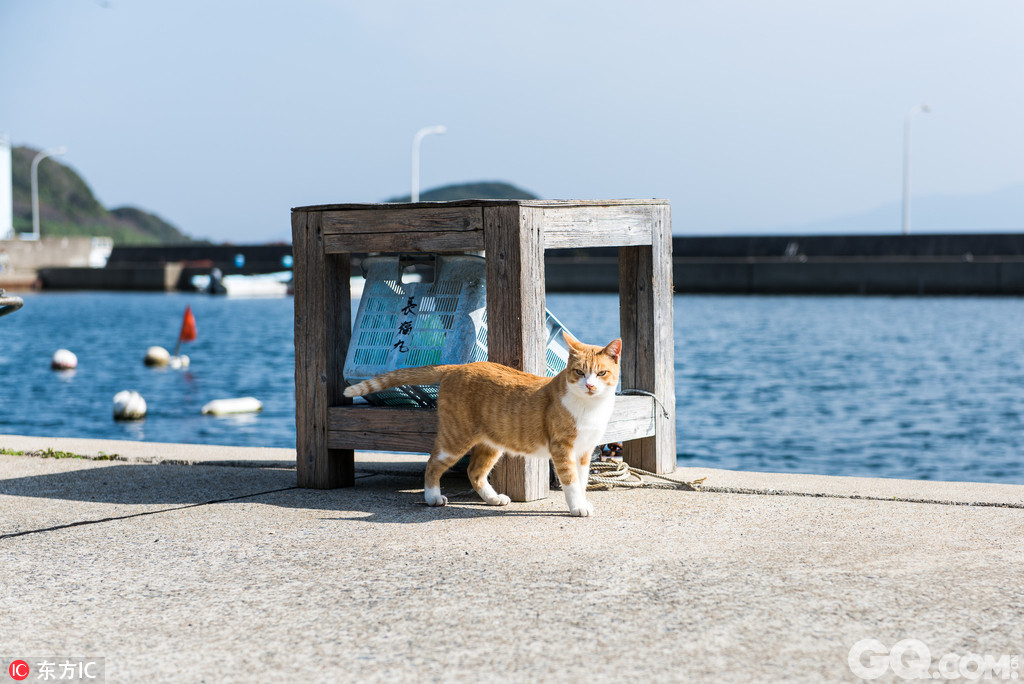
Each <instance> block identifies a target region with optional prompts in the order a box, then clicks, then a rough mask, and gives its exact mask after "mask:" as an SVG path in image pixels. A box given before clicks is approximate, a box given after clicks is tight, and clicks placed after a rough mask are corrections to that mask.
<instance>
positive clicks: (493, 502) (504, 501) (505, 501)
mask: <svg viewBox="0 0 1024 684" xmlns="http://www.w3.org/2000/svg"><path fill="white" fill-rule="evenodd" d="M510 503H512V499H510V498H508V495H506V494H497V495H495V497H494V498H493V499H489V500H488V501H487V504H488V505H489V506H508V505H509V504H510Z"/></svg>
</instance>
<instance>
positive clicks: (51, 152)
mask: <svg viewBox="0 0 1024 684" xmlns="http://www.w3.org/2000/svg"><path fill="white" fill-rule="evenodd" d="M67 151H68V148H66V147H52V148H50V149H48V150H43V151H42V152H40V153H39V154H37V155H36V156H35V157H34V158H33V159H32V232H31V233H30V237H29V238H28V239H29V240H38V239H39V162H41V161H43V160H44V159H46V158H47V157H54V156H56V155H58V154H64V153H66V152H67ZM22 237H25V235H24V234H22Z"/></svg>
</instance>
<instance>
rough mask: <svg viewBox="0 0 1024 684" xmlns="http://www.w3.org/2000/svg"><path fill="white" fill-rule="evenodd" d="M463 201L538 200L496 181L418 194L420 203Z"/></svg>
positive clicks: (399, 199) (397, 199)
mask: <svg viewBox="0 0 1024 684" xmlns="http://www.w3.org/2000/svg"><path fill="white" fill-rule="evenodd" d="M411 197H412V196H411V195H403V196H401V197H392V198H391V199H389V200H385V201H386V202H408V201H409V200H410V198H411ZM464 199H524V200H530V199H539V198H538V197H537V196H536V195H534V194H531V193H529V192H527V191H526V190H521V189H520V188H517V187H516V186H514V185H510V184H509V183H500V182H497V181H492V182H483V183H459V184H455V185H445V186H442V187H440V188H434V189H433V190H427V191H426V192H421V193H420V201H422V202H447V201H451V200H464Z"/></svg>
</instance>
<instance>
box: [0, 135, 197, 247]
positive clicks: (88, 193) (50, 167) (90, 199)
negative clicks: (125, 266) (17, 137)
mask: <svg viewBox="0 0 1024 684" xmlns="http://www.w3.org/2000/svg"><path fill="white" fill-rule="evenodd" d="M37 152H38V150H33V149H32V148H30V147H15V148H14V150H13V155H12V159H11V161H12V168H11V175H12V176H13V184H14V230H15V231H17V232H19V233H21V232H26V233H27V232H31V231H32V180H31V176H30V173H31V166H32V158H33V157H35V155H36V153H37ZM38 173H39V232H40V233H41V234H42V236H43V237H64V236H94V235H95V236H109V237H111V238H113V240H114V244H118V245H148V244H151V245H155V244H182V243H188V242H195V240H193V239H192V238H191V237H189V236H188V235H185V234H184V233H182V232H181V231H179V230H178V229H177V228H175V227H174V226H172V225H171V224H169V223H167V222H166V221H164V220H163V219H162V218H160V217H159V216H156V215H155V214H151V213H149V212H146V211H143V210H141V209H137V208H135V207H118V208H116V209H111V210H108V209H106V208H105V207H104V206H103V205H102V204H100V202H99V200H97V199H96V197H95V196H94V195H93V194H92V190H90V189H89V186H88V185H87V184H86V183H85V181H84V180H82V177H81V176H79V175H78V174H77V173H75V172H74V171H73V170H72V169H71V168H69V167H67V166H64V165H63V164H61V163H60V162H59V161H58V160H57V159H55V158H53V157H50V158H47V159H46V160H45V161H43V162H42V163H41V164H39V171H38Z"/></svg>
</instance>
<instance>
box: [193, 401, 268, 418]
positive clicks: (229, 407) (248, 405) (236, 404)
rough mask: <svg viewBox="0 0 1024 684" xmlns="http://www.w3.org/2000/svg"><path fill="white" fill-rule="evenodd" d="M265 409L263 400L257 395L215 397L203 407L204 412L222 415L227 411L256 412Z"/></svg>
mask: <svg viewBox="0 0 1024 684" xmlns="http://www.w3.org/2000/svg"><path fill="white" fill-rule="evenodd" d="M262 410H263V402H261V401H260V400H259V399H257V398H256V397H238V398H237V399H214V400H213V401H211V402H210V403H208V404H207V405H206V406H204V407H203V413H204V414H210V415H214V416H221V415H224V414H226V413H255V412H257V411H262Z"/></svg>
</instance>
